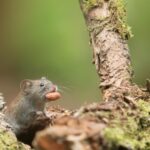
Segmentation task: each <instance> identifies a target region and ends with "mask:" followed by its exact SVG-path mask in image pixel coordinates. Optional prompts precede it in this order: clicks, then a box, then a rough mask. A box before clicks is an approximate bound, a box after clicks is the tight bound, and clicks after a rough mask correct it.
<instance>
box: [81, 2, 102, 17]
mask: <svg viewBox="0 0 150 150" xmlns="http://www.w3.org/2000/svg"><path fill="white" fill-rule="evenodd" d="M103 3H104V0H80V4H81V5H82V9H83V12H84V13H85V14H87V13H88V12H89V11H90V10H91V9H92V8H94V7H101V6H102V5H103Z"/></svg>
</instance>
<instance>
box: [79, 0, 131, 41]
mask: <svg viewBox="0 0 150 150" xmlns="http://www.w3.org/2000/svg"><path fill="white" fill-rule="evenodd" d="M80 3H81V6H82V10H83V13H84V15H85V16H86V15H88V12H89V11H90V10H92V8H98V7H99V8H102V6H103V4H104V3H107V4H108V9H109V10H108V11H110V15H109V17H108V16H107V17H106V18H103V17H102V18H97V17H96V16H95V28H97V27H99V28H101V29H102V28H104V26H106V25H107V26H108V27H109V28H111V29H113V30H114V31H116V32H118V33H119V34H120V35H121V36H122V38H123V39H129V38H130V37H132V36H133V35H132V32H131V27H130V26H128V24H127V16H126V9H125V1H124V0H108V1H105V0H80ZM102 21H103V22H104V25H103V23H102ZM90 28H91V27H90ZM92 28H94V25H93V27H92ZM101 29H100V31H101Z"/></svg>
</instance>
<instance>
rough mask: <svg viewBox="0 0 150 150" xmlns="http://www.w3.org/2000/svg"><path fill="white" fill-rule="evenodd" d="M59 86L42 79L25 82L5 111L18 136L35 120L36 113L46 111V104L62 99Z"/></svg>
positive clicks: (7, 119)
mask: <svg viewBox="0 0 150 150" xmlns="http://www.w3.org/2000/svg"><path fill="white" fill-rule="evenodd" d="M60 96H61V95H60V93H59V92H57V86H56V85H54V84H53V83H52V82H51V81H49V80H48V79H46V78H45V77H42V78H41V79H38V80H29V79H26V80H23V81H22V82H21V84H20V92H19V94H18V95H17V97H16V98H15V99H14V100H12V101H11V103H10V104H9V105H8V106H7V109H6V110H5V112H4V113H5V118H6V121H7V122H8V123H9V124H10V125H11V128H12V130H13V131H14V133H15V134H16V135H17V134H19V132H20V131H21V130H22V129H23V128H24V127H26V126H27V125H28V124H29V122H31V121H32V120H33V119H34V116H35V114H36V113H38V112H41V111H44V107H45V104H46V102H48V101H52V100H56V99H58V98H60Z"/></svg>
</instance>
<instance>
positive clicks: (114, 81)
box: [80, 0, 147, 101]
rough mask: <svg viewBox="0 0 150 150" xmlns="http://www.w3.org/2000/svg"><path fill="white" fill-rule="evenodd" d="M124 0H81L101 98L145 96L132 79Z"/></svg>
mask: <svg viewBox="0 0 150 150" xmlns="http://www.w3.org/2000/svg"><path fill="white" fill-rule="evenodd" d="M123 2H124V1H123V0H96V1H94V0H86V1H85V0H80V5H81V10H82V12H83V14H84V18H85V21H86V24H87V27H88V31H89V35H90V41H91V47H92V49H93V63H94V64H95V66H96V71H97V73H98V75H99V77H100V79H101V83H100V88H101V91H102V95H103V99H104V100H106V101H108V100H112V99H115V100H117V99H124V98H127V97H129V96H130V97H132V98H133V99H135V98H140V97H142V98H143V97H147V93H145V92H144V91H142V90H141V89H140V88H139V87H138V86H137V85H135V84H133V83H132V75H133V71H132V67H131V60H130V55H129V48H128V45H127V40H128V39H129V38H130V37H131V36H132V34H131V31H130V27H129V26H128V25H127V23H126V11H125V8H124V3H123Z"/></svg>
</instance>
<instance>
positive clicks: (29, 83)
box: [20, 79, 32, 91]
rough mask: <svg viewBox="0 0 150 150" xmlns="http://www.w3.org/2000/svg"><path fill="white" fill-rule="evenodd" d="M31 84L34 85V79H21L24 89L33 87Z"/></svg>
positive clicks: (21, 86)
mask: <svg viewBox="0 0 150 150" xmlns="http://www.w3.org/2000/svg"><path fill="white" fill-rule="evenodd" d="M31 86H32V81H31V80H28V79H25V80H23V81H21V83H20V88H21V89H22V90H23V91H26V89H27V88H29V87H31Z"/></svg>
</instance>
